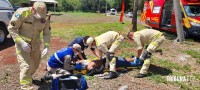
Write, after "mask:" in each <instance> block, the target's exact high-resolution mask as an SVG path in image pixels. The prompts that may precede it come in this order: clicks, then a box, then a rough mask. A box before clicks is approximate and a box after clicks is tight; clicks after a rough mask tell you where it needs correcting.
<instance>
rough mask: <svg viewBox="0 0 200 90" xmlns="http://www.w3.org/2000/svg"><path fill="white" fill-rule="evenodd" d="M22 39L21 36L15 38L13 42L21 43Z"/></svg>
mask: <svg viewBox="0 0 200 90" xmlns="http://www.w3.org/2000/svg"><path fill="white" fill-rule="evenodd" d="M22 41H23V39H22V38H21V37H17V38H15V42H17V43H21V42H22Z"/></svg>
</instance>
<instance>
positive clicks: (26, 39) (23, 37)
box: [15, 35, 31, 43]
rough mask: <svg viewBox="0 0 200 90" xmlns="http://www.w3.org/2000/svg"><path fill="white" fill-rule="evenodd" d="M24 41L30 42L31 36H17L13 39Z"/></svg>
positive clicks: (18, 41) (19, 41)
mask: <svg viewBox="0 0 200 90" xmlns="http://www.w3.org/2000/svg"><path fill="white" fill-rule="evenodd" d="M23 40H24V41H26V42H28V43H30V42H31V38H28V37H25V36H21V35H20V36H18V37H17V38H16V39H15V42H17V43H21V42H22V41H23Z"/></svg>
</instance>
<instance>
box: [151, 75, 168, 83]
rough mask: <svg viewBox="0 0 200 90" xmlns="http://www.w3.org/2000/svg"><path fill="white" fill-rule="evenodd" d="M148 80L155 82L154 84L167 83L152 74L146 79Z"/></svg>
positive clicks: (159, 76)
mask: <svg viewBox="0 0 200 90" xmlns="http://www.w3.org/2000/svg"><path fill="white" fill-rule="evenodd" d="M148 78H149V79H150V80H153V81H155V82H156V83H165V84H166V83H167V80H166V79H165V78H164V77H162V76H161V75H159V74H152V75H151V76H150V77H148Z"/></svg>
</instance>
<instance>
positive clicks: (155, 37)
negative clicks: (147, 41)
mask: <svg viewBox="0 0 200 90" xmlns="http://www.w3.org/2000/svg"><path fill="white" fill-rule="evenodd" d="M162 35H163V33H161V32H160V33H158V34H156V35H155V36H154V40H155V39H158V38H159V37H160V36H162Z"/></svg>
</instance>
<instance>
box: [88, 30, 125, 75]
mask: <svg viewBox="0 0 200 90" xmlns="http://www.w3.org/2000/svg"><path fill="white" fill-rule="evenodd" d="M123 40H124V37H123V36H122V35H121V34H120V33H119V32H115V31H108V32H105V33H103V34H101V35H99V36H97V37H95V38H94V40H93V41H92V40H91V41H90V44H91V47H96V48H97V50H96V51H97V52H96V51H95V52H96V55H97V56H98V57H99V58H100V59H102V55H103V54H105V55H106V58H107V59H106V60H107V61H106V65H105V67H106V68H108V62H109V66H110V68H109V69H110V74H109V75H108V77H107V78H105V79H111V78H114V77H116V74H117V73H116V71H115V67H116V58H115V57H114V54H115V52H116V50H117V49H118V47H119V46H120V43H122V41H123Z"/></svg>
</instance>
